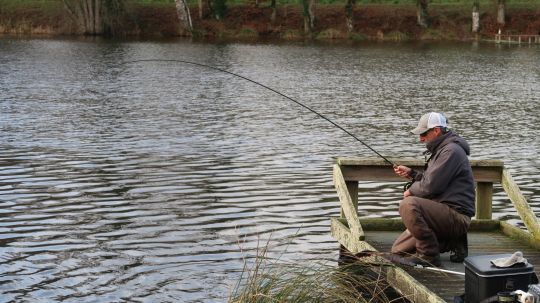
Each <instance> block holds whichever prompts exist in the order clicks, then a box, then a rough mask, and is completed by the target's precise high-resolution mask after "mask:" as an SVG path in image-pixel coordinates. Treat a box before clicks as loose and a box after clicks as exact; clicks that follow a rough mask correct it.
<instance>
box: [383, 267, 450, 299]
mask: <svg viewBox="0 0 540 303" xmlns="http://www.w3.org/2000/svg"><path fill="white" fill-rule="evenodd" d="M386 279H387V281H388V283H389V284H390V285H392V287H394V288H395V289H396V290H397V291H398V292H399V293H400V294H401V295H402V296H403V297H404V298H406V299H407V300H409V301H411V302H430V303H446V301H445V300H443V299H442V298H441V297H439V296H437V294H435V293H434V292H432V291H431V290H429V289H428V288H427V287H426V286H424V285H423V284H422V283H420V282H418V281H417V280H416V279H415V278H413V277H412V276H411V275H409V274H408V273H407V272H406V271H404V270H403V269H401V268H399V267H388V269H387V272H386Z"/></svg>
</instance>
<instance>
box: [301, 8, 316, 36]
mask: <svg viewBox="0 0 540 303" xmlns="http://www.w3.org/2000/svg"><path fill="white" fill-rule="evenodd" d="M302 6H303V8H304V32H305V33H306V34H308V33H311V32H313V28H314V26H315V14H314V13H313V8H314V6H315V0H302Z"/></svg>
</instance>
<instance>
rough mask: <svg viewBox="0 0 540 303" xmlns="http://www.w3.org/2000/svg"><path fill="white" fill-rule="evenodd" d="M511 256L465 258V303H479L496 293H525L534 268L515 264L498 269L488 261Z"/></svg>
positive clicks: (529, 265) (528, 265)
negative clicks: (519, 291) (520, 291)
mask: <svg viewBox="0 0 540 303" xmlns="http://www.w3.org/2000/svg"><path fill="white" fill-rule="evenodd" d="M510 256H512V254H498V255H483V256H471V257H467V258H465V261H464V262H463V263H464V264H465V302H467V303H479V302H482V301H484V300H486V299H488V298H490V297H493V296H496V295H497V293H498V292H503V291H514V290H518V289H521V290H523V291H527V288H528V286H529V284H530V283H531V279H532V275H533V274H534V267H533V266H532V265H531V264H523V263H520V264H515V265H514V266H511V267H506V268H499V267H496V266H495V265H493V264H492V263H491V262H490V261H491V260H494V259H499V258H507V257H510Z"/></svg>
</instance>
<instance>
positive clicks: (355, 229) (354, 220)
mask: <svg viewBox="0 0 540 303" xmlns="http://www.w3.org/2000/svg"><path fill="white" fill-rule="evenodd" d="M334 186H335V188H336V191H337V193H338V197H339V201H341V209H342V212H343V214H344V215H345V218H347V223H348V225H349V227H350V229H351V232H352V235H353V236H354V238H355V239H363V237H364V232H363V230H362V227H361V226H360V223H359V221H358V214H357V212H356V208H355V206H354V204H353V201H352V198H351V195H350V194H349V190H348V189H347V184H346V183H345V180H344V179H343V174H342V173H341V168H340V167H339V165H337V164H335V165H334Z"/></svg>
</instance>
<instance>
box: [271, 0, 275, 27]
mask: <svg viewBox="0 0 540 303" xmlns="http://www.w3.org/2000/svg"><path fill="white" fill-rule="evenodd" d="M276 2H277V1H276V0H272V1H270V8H271V9H272V14H271V15H270V24H272V25H274V24H275V23H276V15H277V7H276Z"/></svg>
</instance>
